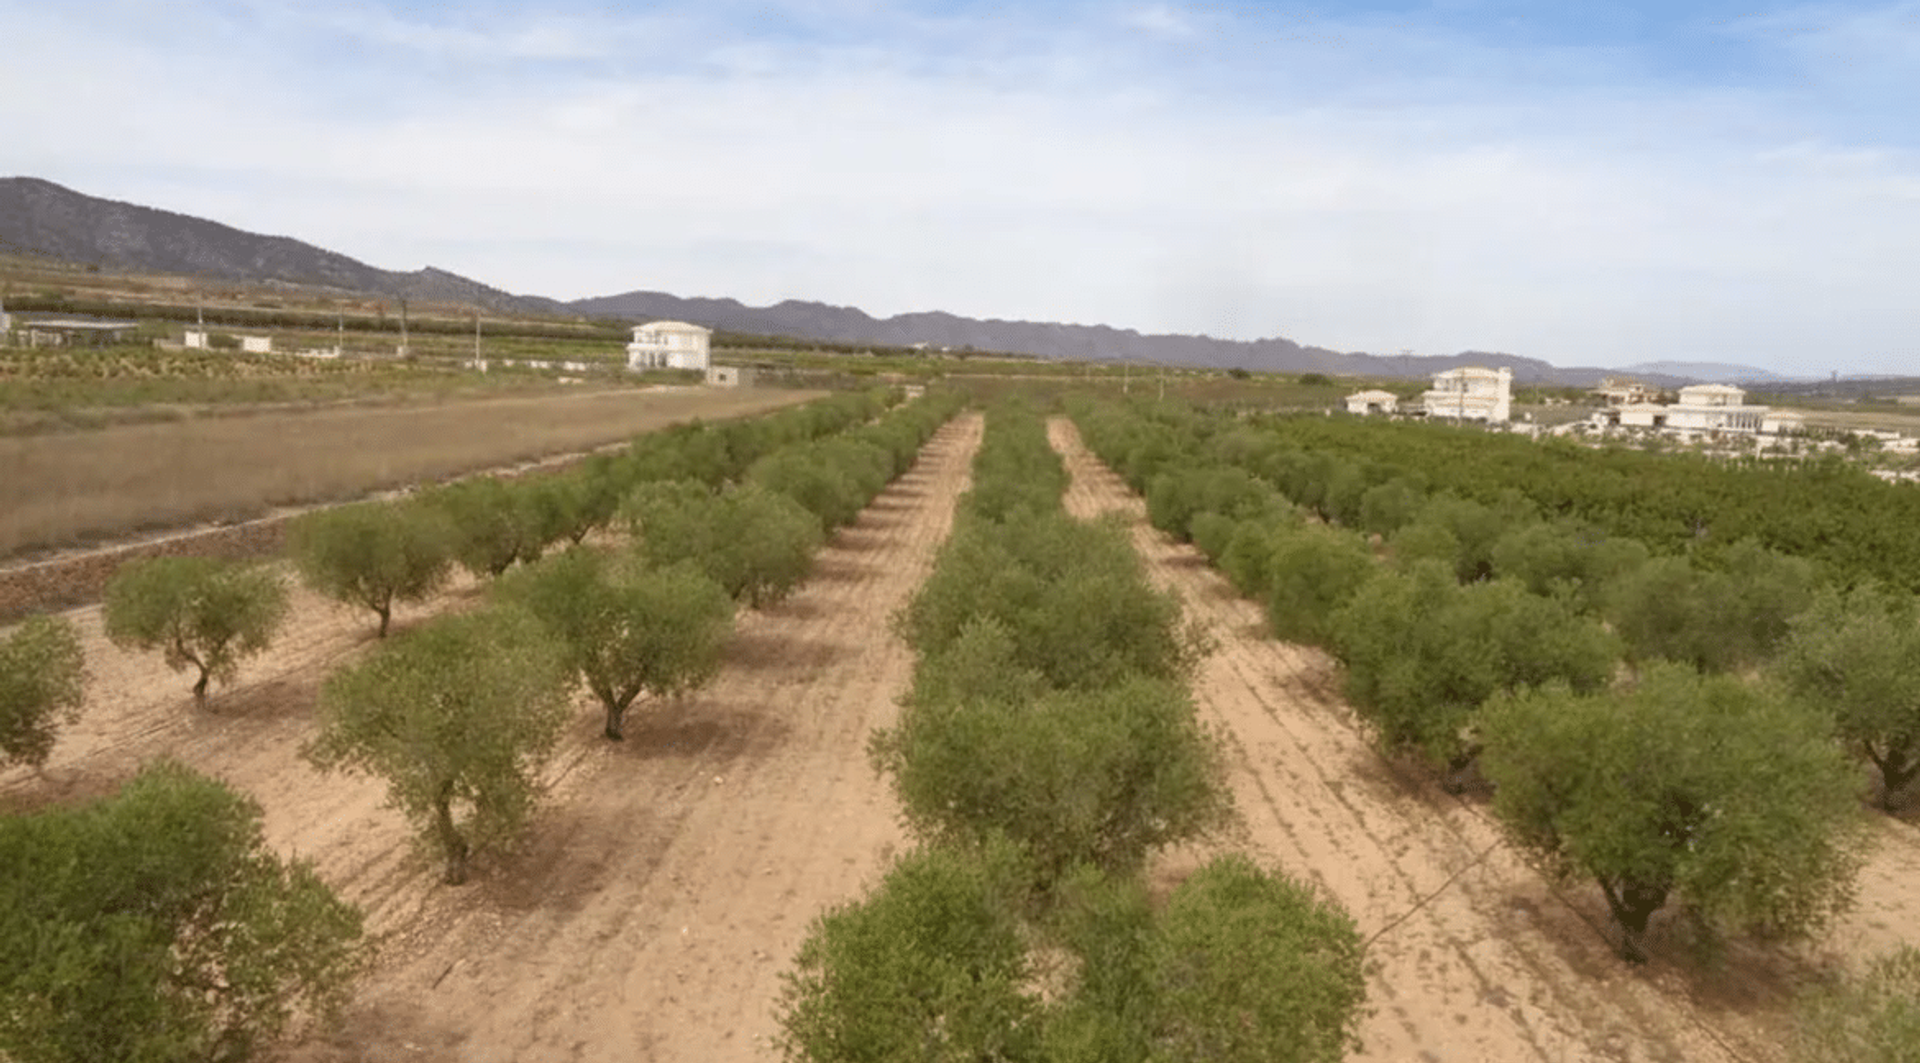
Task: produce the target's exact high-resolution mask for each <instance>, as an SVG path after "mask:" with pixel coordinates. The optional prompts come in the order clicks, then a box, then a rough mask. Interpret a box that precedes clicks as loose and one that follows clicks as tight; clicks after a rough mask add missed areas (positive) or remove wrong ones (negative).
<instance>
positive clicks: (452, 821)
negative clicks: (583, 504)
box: [306, 608, 568, 885]
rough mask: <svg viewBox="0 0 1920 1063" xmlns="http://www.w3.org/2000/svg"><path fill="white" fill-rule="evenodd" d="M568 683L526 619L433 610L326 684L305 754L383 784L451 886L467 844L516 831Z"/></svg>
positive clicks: (534, 795) (554, 735)
mask: <svg viewBox="0 0 1920 1063" xmlns="http://www.w3.org/2000/svg"><path fill="white" fill-rule="evenodd" d="M567 687H568V674H567V669H566V664H565V661H564V660H563V658H562V656H561V654H560V652H559V648H558V647H557V646H556V644H555V642H554V640H553V639H552V638H551V636H549V635H548V634H547V632H546V631H545V630H543V629H542V628H541V627H540V625H539V623H538V621H536V620H534V619H533V618H532V617H531V616H528V615H525V614H524V613H521V612H519V611H517V610H507V609H497V608H496V609H487V610H481V611H479V612H474V613H467V614H461V615H457V616H443V617H439V618H437V619H435V620H433V621H432V622H430V623H428V624H426V625H425V626H423V627H421V628H418V629H416V630H414V631H410V632H407V633H405V634H403V635H400V636H397V637H396V638H395V639H393V640H392V641H391V642H390V643H388V644H387V645H384V646H382V647H380V649H379V650H377V651H376V652H375V653H374V654H373V655H372V656H370V657H368V658H366V659H365V660H364V661H362V662H360V663H359V664H355V665H352V666H349V667H347V668H345V669H343V670H341V671H339V672H337V673H335V674H334V675H333V676H332V677H331V678H330V679H328V680H327V682H326V685H325V686H324V687H323V688H322V689H321V692H320V733H319V735H318V736H317V737H316V738H315V739H314V740H313V741H312V742H311V743H310V744H309V745H308V746H307V749H306V755H307V757H308V758H309V759H310V760H312V761H313V763H314V764H315V765H316V766H317V767H319V768H320V769H321V770H323V771H331V770H336V769H342V768H345V769H352V770H358V771H364V772H366V773H368V774H371V775H376V776H379V777H380V778H383V779H385V780H386V783H387V792H388V794H389V795H390V796H391V798H392V801H393V803H394V804H395V805H396V806H397V807H398V808H399V809H400V810H401V812H403V813H404V814H405V815H406V816H407V818H408V819H409V820H410V821H412V823H413V824H414V826H415V828H416V829H417V830H419V832H420V833H421V835H422V837H423V839H424V840H425V842H426V843H427V845H428V846H429V848H430V849H432V850H433V851H435V852H436V853H437V854H438V855H439V856H440V857H442V858H443V859H444V860H445V862H446V875H445V880H446V882H447V883H448V884H450V885H459V884H460V883H462V882H465V881H466V879H467V860H468V857H469V855H470V854H471V853H472V852H473V850H474V849H475V847H477V846H482V845H486V844H489V843H492V842H496V841H501V840H505V839H510V838H512V837H513V836H514V835H516V834H517V833H518V832H519V831H520V830H521V829H522V828H523V827H524V826H525V825H526V823H527V820H528V818H529V817H530V816H531V814H532V812H533V809H534V806H535V803H536V801H537V799H538V797H539V793H540V783H539V775H540V770H541V767H542V766H543V765H544V764H545V763H546V760H547V758H548V757H549V756H550V755H551V754H552V752H553V749H554V747H555V745H556V744H557V743H558V742H559V740H560V733H561V730H562V729H563V728H564V727H565V725H566V718H567V711H566V710H567Z"/></svg>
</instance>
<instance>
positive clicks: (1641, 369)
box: [1616, 362, 1792, 384]
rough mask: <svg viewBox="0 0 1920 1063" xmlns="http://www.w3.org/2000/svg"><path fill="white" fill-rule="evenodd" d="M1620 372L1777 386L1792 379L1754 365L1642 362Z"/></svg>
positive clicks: (1619, 372) (1716, 382) (1717, 382)
mask: <svg viewBox="0 0 1920 1063" xmlns="http://www.w3.org/2000/svg"><path fill="white" fill-rule="evenodd" d="M1616 372H1617V373H1618V374H1619V375H1621V376H1647V375H1657V376H1668V377H1685V378H1689V379H1693V380H1701V381H1705V382H1708V383H1712V384H1773V383H1782V382H1785V381H1787V380H1789V379H1792V378H1790V377H1784V376H1781V375H1780V374H1778V373H1773V372H1769V371H1767V370H1765V369H1756V368H1754V367H1753V366H1750V365H1726V364H1723V363H1720V362H1642V363H1640V364H1639V365H1630V366H1627V367H1626V368H1624V369H1619V370H1616Z"/></svg>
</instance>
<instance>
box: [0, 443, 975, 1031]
mask: <svg viewBox="0 0 1920 1063" xmlns="http://www.w3.org/2000/svg"><path fill="white" fill-rule="evenodd" d="M980 431H981V422H980V419H979V418H978V417H977V416H974V417H968V418H963V419H961V420H959V421H956V422H954V423H953V424H950V425H948V426H947V427H946V428H944V429H943V430H942V431H941V432H940V433H939V434H938V435H936V436H935V438H934V440H933V441H932V442H931V443H930V444H929V446H928V447H927V449H926V450H925V451H924V452H923V453H922V456H921V460H920V462H919V464H918V465H917V466H915V468H914V469H913V470H912V471H911V472H909V473H908V474H907V475H906V476H905V477H903V478H902V479H901V480H899V481H898V482H896V483H895V484H894V485H893V486H891V487H889V488H888V489H887V490H886V492H884V493H883V494H882V495H881V496H880V497H879V498H878V499H877V500H876V501H875V502H874V504H873V505H872V506H870V507H869V508H868V509H867V510H866V512H865V513H863V514H862V515H861V517H860V519H859V521H858V522H857V523H855V524H854V525H852V526H851V527H849V528H846V529H844V530H842V531H841V532H839V533H838V534H837V535H835V536H834V538H833V540H832V542H831V543H830V544H829V545H828V546H827V547H826V549H825V550H824V552H823V553H822V555H821V557H820V559H819V563H818V566H817V570H816V574H815V576H814V578H813V579H811V580H810V581H809V582H808V583H807V584H806V586H805V587H804V588H802V589H801V590H800V591H799V592H798V593H797V594H795V595H794V596H793V597H792V598H791V599H789V600H788V601H786V602H784V603H782V604H781V605H779V606H777V607H775V608H772V609H770V610H768V611H767V612H765V613H760V614H755V613H747V614H743V615H742V617H741V620H740V623H739V630H738V632H737V634H736V637H735V639H734V641H733V643H732V645H731V646H730V648H729V651H728V663H727V665H726V667H725V669H724V671H723V672H722V674H721V675H720V677H719V678H718V680H717V681H716V682H715V683H714V684H713V685H712V686H710V687H708V688H707V689H705V690H703V691H701V692H699V693H697V694H695V695H693V696H690V697H688V698H687V699H686V700H685V701H684V703H682V704H679V705H677V706H666V707H660V708H652V707H649V706H646V705H638V706H636V707H635V710H634V716H633V718H632V719H631V721H630V722H629V724H628V727H627V736H628V737H627V741H626V742H624V743H619V744H615V743H608V742H606V741H604V740H603V739H601V738H600V737H599V728H600V719H601V718H600V715H599V713H598V710H597V709H595V708H594V707H592V706H591V705H589V704H588V703H587V702H586V701H584V700H582V701H580V702H578V703H577V710H578V711H577V716H576V719H575V721H574V723H573V725H572V727H571V729H570V730H569V732H568V735H567V738H566V739H565V741H564V743H563V749H562V753H561V755H560V756H559V757H558V758H557V759H556V762H555V765H554V768H553V770H552V772H551V774H550V781H551V784H552V793H551V795H550V800H549V802H548V803H547V805H546V807H545V809H544V811H542V812H541V813H540V815H539V818H538V819H537V821H536V823H535V825H534V828H533V831H532V834H531V837H530V839H529V841H528V842H527V844H526V845H525V846H524V848H523V849H522V850H521V851H519V852H516V853H512V854H506V855H502V856H492V857H488V858H486V859H485V860H484V862H481V863H478V864H477V865H476V875H475V878H476V882H475V884H473V885H469V886H466V887H461V888H448V887H445V886H442V885H439V884H438V882H437V875H436V873H435V872H436V869H435V867H434V866H433V865H432V863H431V862H430V861H426V860H422V859H420V858H419V857H418V856H416V855H415V854H414V853H413V852H412V851H411V849H410V844H409V842H408V833H407V831H406V829H405V827H404V825H403V824H402V822H401V821H400V819H399V817H398V816H397V815H396V814H395V813H393V812H392V811H390V810H387V809H385V808H384V807H383V801H384V790H383V788H382V787H381V786H380V785H379V784H377V783H375V782H372V781H370V780H366V779H362V778H357V777H350V776H347V777H342V776H321V775H318V774H316V773H315V772H313V770H312V769H311V768H309V767H308V766H307V765H306V764H305V762H304V761H302V760H301V759H300V757H299V755H298V750H299V746H300V743H301V742H302V741H304V740H305V739H306V738H307V737H308V736H309V735H310V734H311V731H312V727H311V715H312V707H313V703H314V700H315V697H316V695H317V690H318V685H319V683H320V682H321V681H322V680H323V679H324V678H325V676H326V675H327V674H328V672H329V671H330V670H331V669H332V668H333V667H334V666H335V665H336V664H337V663H339V662H341V661H343V660H346V659H349V658H351V657H352V656H353V655H354V654H356V653H359V652H362V651H363V649H364V648H365V646H366V645H367V643H368V641H369V639H370V636H371V621H370V616H363V615H360V614H354V613H348V612H345V611H343V610H338V609H336V608H335V607H332V606H330V605H328V604H327V603H325V602H322V601H319V600H317V599H314V598H312V597H311V596H309V595H305V594H299V595H296V600H295V614H294V615H295V617H296V621H295V623H294V626H293V629H292V630H290V631H289V633H288V634H287V635H286V636H285V637H284V638H282V639H281V640H280V642H279V643H277V644H276V646H275V647H274V649H273V651H272V652H271V654H269V655H268V656H267V657H265V658H262V659H259V660H256V661H253V662H250V663H249V664H247V665H246V666H245V667H244V668H243V670H242V674H241V680H240V683H239V684H238V685H237V686H236V687H235V688H233V689H231V690H228V691H225V692H222V693H219V694H218V695H217V696H216V698H215V700H214V702H213V705H212V706H211V708H210V709H209V711H206V712H201V713H196V712H195V711H194V710H193V709H192V708H191V705H190V699H189V698H188V696H187V687H188V685H189V684H188V682H187V681H186V680H185V679H183V678H182V677H180V676H178V675H174V674H172V673H169V672H167V671H166V670H165V668H164V666H163V665H162V664H161V663H160V662H159V660H158V658H157V657H149V656H134V655H128V654H123V653H121V652H119V651H118V650H115V649H114V648H113V647H112V646H111V645H109V644H108V643H106V642H105V640H104V639H103V638H102V637H101V634H100V619H99V611H98V609H97V607H96V608H89V609H82V610H76V611H74V612H73V613H71V614H69V615H70V616H72V617H73V618H74V619H75V620H76V622H78V623H79V624H80V625H81V627H82V630H83V632H84V635H85V639H86V647H87V653H88V660H89V664H90V667H91V668H92V669H93V672H94V681H93V684H92V687H91V689H92V691H93V695H92V697H91V699H90V702H89V704H88V705H87V707H86V715H85V718H84V720H83V722H82V723H81V724H80V725H78V726H76V727H75V728H73V729H72V730H71V731H70V732H69V733H67V734H66V735H64V736H63V737H62V739H61V741H60V744H59V745H58V747H57V748H56V751H55V754H54V758H53V760H52V762H50V763H49V765H48V766H47V769H46V770H47V778H44V779H42V778H37V777H36V776H34V775H33V774H32V773H31V772H27V771H24V770H16V771H9V772H6V773H4V774H0V807H5V808H23V807H31V806H33V805H35V804H39V803H42V802H44V801H47V800H50V799H58V800H68V799H73V798H76V797H81V796H86V795H88V794H90V793H96V792H104V791H105V790H107V789H109V788H110V787H111V786H113V785H114V784H116V783H117V782H118V781H119V780H120V779H123V778H125V777H126V775H127V774H129V773H130V772H132V771H133V770H134V769H135V768H136V766H137V765H138V764H139V763H140V762H142V761H144V760H145V759H147V758H150V757H153V756H156V755H161V754H168V755H172V756H176V757H178V758H180V759H181V760H183V761H185V762H187V763H189V764H191V765H193V766H195V767H197V768H199V769H201V770H203V771H208V772H211V773H213V774H216V775H219V776H221V777H223V778H225V779H227V780H229V781H230V782H232V783H233V784H234V785H236V786H238V787H239V788H241V789H243V790H245V791H246V792H248V793H250V794H252V795H253V796H255V797H256V798H257V799H258V800H259V801H260V802H261V804H262V805H263V806H264V807H265V809H266V821H267V833H268V836H269V840H270V841H271V843H272V844H273V845H274V846H275V847H276V848H277V849H279V850H280V851H282V852H283V853H294V854H298V855H299V856H301V857H304V858H307V859H310V860H312V861H314V862H315V863H316V864H317V866H318V868H319V870H320V873H321V875H322V877H323V878H325V879H326V880H327V881H328V882H329V883H331V884H332V885H333V886H334V887H335V888H336V889H337V890H339V891H340V892H341V893H342V895H343V896H345V897H347V898H348V899H350V900H352V901H354V902H355V903H358V904H360V905H361V906H362V907H363V908H364V909H365V910H366V911H367V913H368V925H369V928H370V930H372V931H373V932H374V933H376V934H378V935H380V936H381V938H382V942H383V943H382V948H381V954H380V958H379V961H378V964H377V966H376V968H375V970H374V971H373V972H372V973H371V975H370V976H369V977H368V978H367V979H366V981H365V982H364V984H363V986H362V988H361V991H360V993H359V996H358V999H357V1001H356V1003H355V1004H354V1005H353V1007H352V1008H351V1009H350V1011H349V1013H348V1015H347V1017H346V1022H345V1024H344V1026H343V1028H342V1029H340V1030H339V1031H337V1032H336V1033H333V1034H331V1035H327V1036H325V1037H320V1038H313V1039H310V1040H308V1041H307V1042H306V1043H303V1044H297V1045H294V1046H292V1047H291V1048H290V1049H289V1050H288V1052H287V1053H286V1058H290V1059H293V1060H298V1061H301V1063H347V1061H367V1063H372V1061H380V1063H391V1061H422V1063H433V1061H449V1063H451V1061H460V1063H482V1061H484V1063H493V1061H507V1060H513V1061H547V1060H606V1061H621V1063H638V1061H647V1060H660V1061H703V1063H704V1061H729V1060H765V1059H773V1058H776V1053H774V1052H773V1050H772V1049H771V1047H770V1039H771V1037H772V1036H773V1035H774V1034H775V1032H776V1029H777V1027H776V1024H775V1022H774V1017H773V1005H774V1002H775V1000H776V999H777V997H778V994H779V990H780V985H781V981H780V974H781V972H783V971H785V970H787V969H788V968H789V967H790V964H791V959H792V956H793V954H794V952H795V951H796V950H797V948H798V947H799V944H800V942H801V940H802V938H803V937H804V935H805V932H806V929H807V926H808V923H809V921H810V920H811V919H812V918H813V917H814V916H815V915H816V914H818V913H819V912H821V911H822V910H824V909H825V908H826V907H828V906H830V905H832V904H835V903H838V902H842V901H846V900H851V899H853V898H856V897H858V896H859V895H861V894H862V893H863V892H864V891H865V890H866V889H867V888H868V887H870V886H871V885H872V884H873V882H874V881H875V880H876V879H877V876H878V872H879V870H880V869H881V867H882V865H883V861H884V860H885V858H886V857H887V855H888V854H889V853H890V852H891V851H892V850H893V849H894V847H895V846H896V845H898V844H899V842H900V840H901V835H900V830H899V827H898V823H897V808H896V806H895V804H894V802H893V799H892V797H891V794H890V793H888V791H887V789H886V787H885V784H884V783H883V781H882V780H881V779H879V778H878V777H877V776H876V775H875V774H874V772H873V770H872V769H871V768H870V767H869V766H868V764H867V759H866V753H865V746H866V741H867V736H868V734H869V733H870V732H871V731H872V730H873V729H874V728H875V727H876V726H882V725H884V724H886V723H887V722H890V721H891V719H892V717H893V714H894V711H895V706H894V699H895V697H896V696H897V695H898V694H899V693H900V691H902V690H903V689H904V688H905V686H906V684H907V682H908V680H909V678H910V675H911V670H912V659H911V655H910V654H909V652H908V651H907V650H906V648H905V647H904V646H903V645H901V644H900V643H899V642H898V641H897V640H895V639H894V638H893V637H892V635H891V634H890V633H889V631H888V618H889V616H890V615H891V614H892V612H893V611H894V610H895V609H896V608H898V607H899V606H900V605H901V604H903V603H904V602H905V600H906V597H907V595H908V594H910V593H911V592H912V590H913V589H914V588H915V587H917V586H918V585H919V583H920V582H921V580H922V579H923V578H924V577H925V575H926V572H927V570H928V568H929V566H930V564H931V562H932V559H933V555H934V552H935V551H936V549H937V548H938V546H939V544H940V543H941V542H942V541H943V539H944V538H945V536H946V534H947V530H948V528H949V526H950V524H951V521H952V516H953V509H954V502H955V499H956V497H957V496H958V495H959V493H960V492H961V491H962V490H963V489H964V488H965V485H966V483H967V480H968V475H969V465H970V462H971V460H972V455H973V451H974V449H975V448H976V447H977V446H978V444H979V439H980ZM474 598H475V591H474V589H473V588H472V587H471V586H469V587H466V588H464V589H462V590H457V591H456V592H454V593H453V594H451V595H449V596H447V597H446V598H443V599H442V600H441V601H439V602H437V603H435V604H434V605H433V606H432V607H431V608H428V609H415V610H411V611H405V612H402V613H401V614H400V615H399V616H397V617H396V622H397V623H400V624H402V625H404V624H407V623H417V622H418V621H419V619H420V618H421V617H422V616H423V615H425V614H426V613H427V612H431V611H433V610H434V609H442V608H449V607H452V608H457V607H459V606H460V605H461V604H463V603H466V602H471V601H472V600H474Z"/></svg>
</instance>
